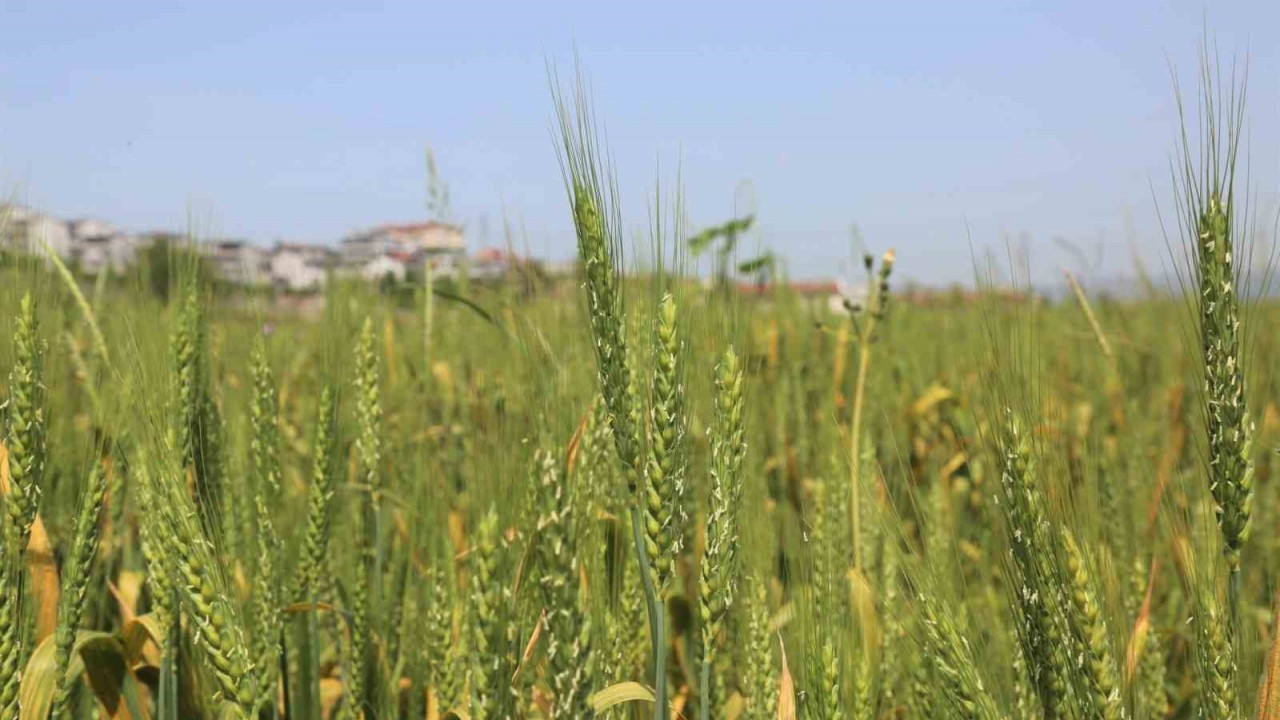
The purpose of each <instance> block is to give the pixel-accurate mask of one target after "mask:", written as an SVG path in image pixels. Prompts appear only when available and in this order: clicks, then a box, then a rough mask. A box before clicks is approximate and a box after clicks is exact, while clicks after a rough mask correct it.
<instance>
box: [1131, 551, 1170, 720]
mask: <svg viewBox="0 0 1280 720" xmlns="http://www.w3.org/2000/svg"><path fill="white" fill-rule="evenodd" d="M1151 577H1152V575H1151V574H1150V573H1149V572H1148V570H1147V567H1146V565H1145V564H1143V562H1142V561H1141V560H1136V561H1135V562H1134V569H1133V573H1132V585H1133V589H1132V591H1131V592H1130V596H1131V597H1133V598H1134V600H1135V609H1134V614H1137V613H1138V612H1140V610H1139V609H1138V607H1137V604H1138V603H1140V602H1141V601H1142V598H1144V597H1146V595H1147V592H1148V587H1147V586H1148V583H1149V582H1150V578H1151ZM1162 641H1163V638H1162V637H1161V630H1160V628H1158V627H1156V625H1155V623H1154V622H1151V624H1150V625H1149V626H1148V627H1147V630H1146V636H1145V638H1144V641H1143V642H1142V643H1141V644H1140V645H1139V647H1137V648H1135V651H1136V652H1137V653H1139V654H1138V657H1137V667H1136V668H1134V669H1133V673H1134V677H1133V680H1132V683H1133V695H1134V717H1135V718H1162V717H1164V716H1165V715H1167V714H1168V712H1169V694H1168V691H1167V690H1166V688H1165V682H1166V673H1167V661H1166V658H1165V653H1164V645H1163V642H1162Z"/></svg>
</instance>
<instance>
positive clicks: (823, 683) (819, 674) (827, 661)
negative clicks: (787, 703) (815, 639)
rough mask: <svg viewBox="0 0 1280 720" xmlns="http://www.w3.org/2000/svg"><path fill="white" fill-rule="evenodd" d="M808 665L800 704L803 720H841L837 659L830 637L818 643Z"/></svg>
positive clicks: (842, 719) (841, 705)
mask: <svg viewBox="0 0 1280 720" xmlns="http://www.w3.org/2000/svg"><path fill="white" fill-rule="evenodd" d="M814 651H815V652H813V654H812V655H811V656H810V662H809V675H810V678H809V683H810V690H809V692H808V693H806V695H805V701H804V702H803V703H802V704H801V706H800V707H801V708H802V710H803V715H802V717H803V718H805V720H844V718H845V712H844V705H843V703H842V702H841V696H840V694H841V693H842V692H843V690H842V688H841V686H840V675H841V673H840V658H839V656H838V655H837V654H836V648H835V642H834V641H833V640H832V639H831V637H829V636H828V637H825V638H824V639H822V640H821V641H819V646H818V648H814Z"/></svg>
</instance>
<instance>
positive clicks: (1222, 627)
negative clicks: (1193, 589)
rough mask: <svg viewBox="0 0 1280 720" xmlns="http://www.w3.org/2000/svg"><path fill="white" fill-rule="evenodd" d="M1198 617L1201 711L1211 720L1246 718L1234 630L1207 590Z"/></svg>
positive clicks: (1201, 599)
mask: <svg viewBox="0 0 1280 720" xmlns="http://www.w3.org/2000/svg"><path fill="white" fill-rule="evenodd" d="M1198 594H1199V595H1201V596H1202V597H1199V598H1197V600H1196V605H1197V613H1198V614H1197V616H1196V617H1195V618H1193V619H1192V622H1193V623H1194V624H1195V626H1196V629H1197V633H1196V635H1197V637H1196V647H1195V654H1196V669H1197V671H1198V678H1197V679H1198V680H1199V683H1198V689H1199V692H1200V712H1201V713H1202V714H1203V716H1204V717H1206V718H1209V720H1243V718H1244V717H1245V716H1244V715H1243V714H1242V713H1241V712H1240V695H1239V689H1238V685H1237V683H1238V682H1239V679H1238V678H1239V669H1238V667H1237V666H1236V654H1235V648H1234V646H1233V643H1232V642H1231V637H1230V632H1231V631H1230V629H1229V628H1228V626H1227V621H1226V618H1224V617H1223V615H1224V613H1223V612H1222V609H1221V607H1219V604H1218V601H1217V599H1216V598H1214V597H1204V596H1207V595H1211V593H1208V592H1206V591H1200V592H1199V593H1198Z"/></svg>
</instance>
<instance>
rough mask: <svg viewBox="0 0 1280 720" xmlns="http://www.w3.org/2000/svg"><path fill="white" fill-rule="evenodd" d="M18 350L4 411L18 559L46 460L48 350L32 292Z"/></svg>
mask: <svg viewBox="0 0 1280 720" xmlns="http://www.w3.org/2000/svg"><path fill="white" fill-rule="evenodd" d="M13 349H14V363H13V369H12V371H10V373H9V397H8V398H7V399H6V400H5V403H4V406H3V410H4V443H5V447H6V449H7V450H8V452H9V495H8V497H6V498H5V502H4V509H5V512H6V514H7V516H8V522H7V523H6V524H5V541H6V544H7V545H8V551H7V554H8V557H9V558H18V557H20V556H21V555H22V553H23V552H24V551H25V550H26V547H27V538H28V537H29V536H30V535H31V525H32V523H34V522H35V518H36V509H37V507H38V505H39V503H40V491H41V481H42V478H43V476H44V469H45V462H46V455H47V449H46V432H47V431H46V428H45V425H46V412H47V410H46V409H45V386H44V352H45V346H44V342H43V340H41V338H40V326H39V322H38V319H37V317H36V308H35V301H34V300H32V298H31V293H27V294H25V295H23V296H22V302H21V304H20V306H19V310H18V317H17V319H16V325H15V328H14V332H13Z"/></svg>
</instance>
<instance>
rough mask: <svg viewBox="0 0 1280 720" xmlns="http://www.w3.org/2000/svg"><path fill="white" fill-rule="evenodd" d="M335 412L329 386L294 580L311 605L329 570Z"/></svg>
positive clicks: (319, 416) (299, 598)
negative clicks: (321, 575) (321, 574)
mask: <svg viewBox="0 0 1280 720" xmlns="http://www.w3.org/2000/svg"><path fill="white" fill-rule="evenodd" d="M335 408H336V404H335V402H334V397H333V390H332V389H331V388H330V387H329V386H328V385H326V386H325V387H324V389H323V390H321V391H320V406H319V409H318V410H317V412H316V434H315V439H314V440H313V442H312V448H313V452H314V459H313V461H312V470H311V485H310V487H308V489H307V527H306V530H305V534H304V535H303V537H302V549H301V551H300V553H299V558H298V567H297V571H296V575H295V577H294V590H293V599H294V601H295V602H309V601H311V600H313V599H314V598H315V596H316V592H317V591H318V589H319V588H318V587H317V578H318V577H319V575H320V573H321V572H323V571H324V569H325V567H326V560H325V558H326V556H327V553H328V548H329V520H330V516H331V514H332V510H331V505H332V503H333V486H334V452H335V440H336V438H335V437H334V422H335Z"/></svg>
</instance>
